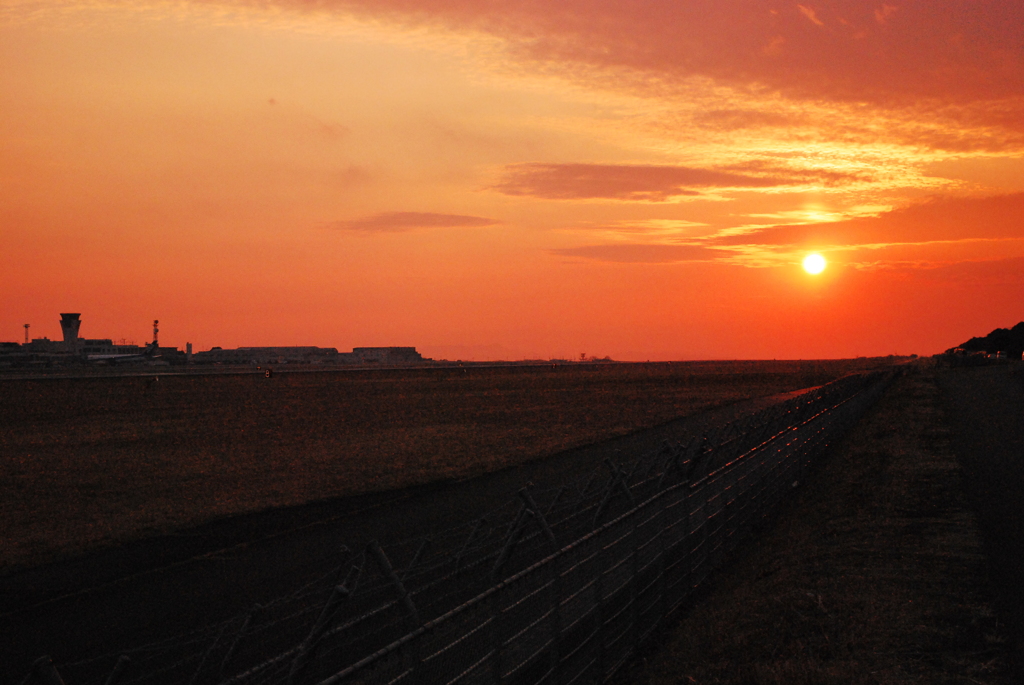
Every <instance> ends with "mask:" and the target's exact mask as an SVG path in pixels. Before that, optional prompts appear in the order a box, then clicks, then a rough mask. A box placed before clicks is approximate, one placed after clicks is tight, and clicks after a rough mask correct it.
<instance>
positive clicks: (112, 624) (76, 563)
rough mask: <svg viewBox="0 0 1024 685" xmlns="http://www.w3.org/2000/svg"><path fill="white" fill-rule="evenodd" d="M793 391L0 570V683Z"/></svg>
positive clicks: (101, 650)
mask: <svg viewBox="0 0 1024 685" xmlns="http://www.w3.org/2000/svg"><path fill="white" fill-rule="evenodd" d="M792 394H797V393H791V394H787V395H779V396H774V397H770V398H762V399H757V400H747V401H744V402H740V403H737V404H734V405H732V406H730V407H726V408H723V409H719V410H716V411H713V412H708V413H704V414H699V415H696V416H692V417H688V418H683V419H678V420H675V421H672V422H669V423H667V424H664V425H662V426H661V427H658V428H654V429H649V430H645V431H642V432H639V433H636V434H634V435H630V436H625V437H621V438H616V439H613V440H607V441H603V442H601V443H598V444H595V445H591V446H588V447H583V448H578V449H574V450H570V451H568V452H564V453H561V454H558V455H555V456H553V457H550V458H547V459H544V460H540V461H536V462H532V463H528V464H525V465H523V466H519V467H515V468H509V469H505V470H503V471H499V472H496V473H492V474H489V475H487V476H482V477H478V478H474V479H470V480H465V481H460V482H448V483H441V484H436V485H429V486H422V487H414V488H407V489H405V490H402V491H393V492H387V493H379V494H371V495H364V496H355V497H346V498H339V499H335V500H331V501H326V502H319V503H315V504H310V505H305V506H300V507H291V508H283V509H276V510H271V511H267V512H264V513H260V514H253V515H247V516H238V517H233V518H230V519H227V520H223V521H219V522H216V523H213V524H209V525H205V526H202V527H199V528H195V529H192V530H187V531H184V532H181V533H178V534H176V535H172V536H162V537H159V538H155V539H152V540H147V541H142V542H137V543H132V544H128V545H124V546H123V547H120V548H116V549H110V550H105V551H101V552H96V553H93V554H90V555H87V556H85V557H82V558H80V559H76V560H72V561H66V562H61V563H54V564H49V565H46V566H43V567H39V568H34V569H30V570H27V571H22V572H19V573H14V574H10V575H7V576H0V683H17V682H19V681H20V680H21V679H22V678H23V677H24V676H25V674H26V673H27V672H28V671H29V669H30V666H31V663H32V661H33V660H34V659H36V658H38V657H39V656H41V655H44V654H45V655H49V656H51V657H52V659H53V661H54V663H55V664H57V665H58V667H60V666H61V665H62V664H71V663H75V662H78V661H81V660H85V659H89V658H91V657H95V656H98V655H106V654H115V655H116V654H117V653H119V652H120V651H121V650H128V649H130V648H132V647H135V646H138V645H145V644H149V643H152V642H155V641H157V640H161V639H164V638H166V637H169V636H174V635H179V634H182V633H185V632H187V631H188V630H190V629H193V628H195V627H197V626H202V625H207V624H210V623H214V622H216V621H219V620H222V619H224V618H228V617H230V616H233V615H237V614H240V613H244V612H245V611H246V610H247V609H248V608H249V607H251V606H252V605H253V604H254V603H265V602H266V601H267V600H269V599H273V598H276V597H279V596H282V595H284V594H287V593H288V592H289V591H290V590H292V589H294V588H298V587H301V586H302V585H303V584H305V583H307V582H310V581H312V580H315V579H317V578H320V577H321V576H323V575H324V574H325V573H327V572H329V571H330V570H331V569H333V568H334V567H336V566H337V565H338V564H339V563H341V561H342V560H343V551H342V546H343V545H347V546H348V547H349V548H351V549H359V548H360V547H361V546H363V545H365V544H366V543H367V542H368V541H369V540H372V539H377V540H379V541H380V542H381V543H382V544H385V545H386V544H387V543H388V542H389V541H394V540H401V539H408V538H412V537H416V536H419V535H424V534H427V533H429V532H430V531H431V529H434V530H436V529H440V528H444V527H447V526H450V525H453V524H456V523H461V522H463V521H467V520H471V519H473V518H475V517H477V516H480V515H481V514H483V513H485V512H487V511H489V510H491V509H493V508H494V507H495V506H497V505H499V504H502V503H504V502H505V501H507V500H509V499H512V498H514V497H515V493H516V491H517V490H518V489H519V488H521V487H523V486H524V485H526V484H527V483H528V482H530V481H534V482H536V483H553V482H557V480H558V478H559V477H560V476H563V475H567V476H575V475H578V474H586V473H590V472H591V471H593V470H594V469H595V468H597V467H599V466H600V465H601V463H602V461H603V460H604V459H605V458H606V457H612V458H616V457H617V455H618V452H620V451H621V452H622V453H627V454H628V453H631V452H635V451H648V450H655V449H657V448H658V447H660V445H661V444H662V442H663V441H664V440H666V439H669V440H680V439H683V438H684V437H686V436H689V435H692V434H693V433H694V432H698V431H702V430H706V429H707V428H709V427H711V426H713V425H717V424H722V423H726V422H728V421H730V420H733V419H735V418H736V417H737V416H740V415H743V414H745V413H749V412H752V411H757V410H759V409H761V408H764V407H765V406H768V405H769V404H771V403H773V402H777V401H779V400H781V399H784V398H786V397H790V396H792ZM104 663H106V662H104ZM106 668H109V665H107V666H106ZM100 681H101V682H102V677H101V679H100ZM67 685H76V683H75V682H71V681H68V684H67Z"/></svg>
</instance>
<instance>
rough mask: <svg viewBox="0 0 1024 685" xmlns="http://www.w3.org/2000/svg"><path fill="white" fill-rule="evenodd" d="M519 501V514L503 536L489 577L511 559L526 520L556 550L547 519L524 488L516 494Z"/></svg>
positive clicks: (495, 573) (556, 544) (556, 543)
mask: <svg viewBox="0 0 1024 685" xmlns="http://www.w3.org/2000/svg"><path fill="white" fill-rule="evenodd" d="M517 494H518V495H519V499H520V500H522V506H520V507H519V513H517V514H516V518H515V521H514V522H513V523H512V527H511V528H510V529H509V532H508V535H506V536H505V545H504V547H502V548H501V553H500V554H499V555H498V559H497V561H495V562H494V567H493V568H492V569H491V576H492V577H493V576H496V575H497V574H498V572H499V571H501V569H502V567H504V566H505V564H506V563H507V562H508V560H509V559H510V558H511V557H512V552H513V551H514V550H515V547H516V545H517V544H519V540H520V539H521V538H522V537H523V531H524V530H525V527H526V520H527V519H528V518H532V519H533V520H534V521H536V522H537V524H538V525H539V526H540V529H541V531H542V532H543V533H544V536H545V537H546V538H547V539H548V541H549V542H550V543H551V544H552V545H553V546H554V547H555V549H558V541H557V540H556V539H555V534H554V533H553V532H552V531H551V527H550V526H548V522H547V519H545V518H544V514H542V513H541V511H540V507H538V506H537V503H536V502H535V501H534V500H533V497H532V496H531V495H530V491H529V490H527V489H526V488H522V489H521V490H520V491H519V492H518V493H517Z"/></svg>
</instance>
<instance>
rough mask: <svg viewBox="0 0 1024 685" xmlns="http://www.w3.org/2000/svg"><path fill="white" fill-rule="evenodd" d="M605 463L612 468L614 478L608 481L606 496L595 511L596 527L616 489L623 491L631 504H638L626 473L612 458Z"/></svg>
mask: <svg viewBox="0 0 1024 685" xmlns="http://www.w3.org/2000/svg"><path fill="white" fill-rule="evenodd" d="M604 463H605V465H606V466H607V467H608V468H609V470H611V472H612V478H611V480H610V481H609V482H608V487H607V488H605V491H604V498H603V499H602V500H601V503H600V504H599V505H597V511H596V512H594V528H597V526H598V525H599V524H600V523H601V517H602V516H603V515H604V512H605V509H607V508H608V504H609V503H610V502H611V501H612V496H613V495H614V494H615V493H616V491H622V492H623V493H625V495H626V499H628V500H629V503H630V504H631V505H633V504H636V498H634V497H633V493H632V492H631V491H630V489H629V485H628V484H627V483H626V474H625V473H623V472H622V470H621V469H619V467H618V466H616V465H615V463H614V462H613V461H612V460H611V459H607V458H606V459H605V460H604Z"/></svg>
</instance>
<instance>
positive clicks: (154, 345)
mask: <svg viewBox="0 0 1024 685" xmlns="http://www.w3.org/2000/svg"><path fill="white" fill-rule="evenodd" d="M159 323H160V320H159V319H153V347H159V345H158V344H157V334H159V333H160V329H159V328H158V327H157V326H158V324H159Z"/></svg>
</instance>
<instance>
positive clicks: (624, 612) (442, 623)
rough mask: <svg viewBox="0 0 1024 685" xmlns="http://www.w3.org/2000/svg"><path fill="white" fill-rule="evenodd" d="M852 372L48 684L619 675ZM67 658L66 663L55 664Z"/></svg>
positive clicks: (848, 417) (839, 395) (881, 382)
mask: <svg viewBox="0 0 1024 685" xmlns="http://www.w3.org/2000/svg"><path fill="white" fill-rule="evenodd" d="M891 377H892V372H875V373H870V374H860V375H856V376H849V377H847V378H843V379H840V380H838V381H835V382H833V383H830V384H828V385H825V386H822V387H821V388H818V389H816V390H814V391H811V392H808V393H805V394H803V395H800V396H798V397H796V398H793V399H791V400H789V401H787V402H783V403H779V404H777V405H775V406H773V407H771V408H769V409H767V410H764V411H762V412H759V413H756V414H752V415H750V416H747V417H745V418H742V419H739V420H737V421H734V422H732V423H730V424H727V425H725V426H721V427H719V428H718V429H716V430H713V431H712V432H711V433H709V434H703V435H695V436H692V437H691V438H690V439H689V440H688V441H687V442H686V443H685V444H684V443H677V444H669V443H665V444H664V445H663V446H662V448H661V449H660V450H657V451H655V452H652V453H647V454H638V455H625V456H624V457H623V458H622V459H621V462H620V463H616V462H615V461H612V460H606V462H605V464H604V465H602V467H601V469H600V470H598V471H595V472H594V473H591V474H590V475H588V476H587V477H584V478H580V479H579V480H577V481H573V482H565V483H561V484H557V485H556V484H536V485H533V486H531V487H530V488H528V489H524V490H522V491H520V493H519V496H518V497H517V498H516V500H514V501H512V502H509V503H506V504H505V505H503V506H501V507H498V508H496V509H494V510H493V511H491V512H489V513H488V514H487V515H486V516H483V517H480V518H478V519H475V520H473V521H469V522H467V523H465V524H463V525H460V526H456V527H453V528H450V529H447V530H442V531H436V532H434V533H433V534H432V535H429V536H424V537H420V538H415V539H410V540H406V541H404V542H401V543H396V544H393V545H388V547H387V549H386V550H385V549H382V548H381V547H380V546H378V545H377V544H376V543H371V544H370V545H368V546H367V547H366V548H365V549H361V550H356V551H355V552H351V553H349V558H348V559H347V560H346V563H344V564H342V565H341V566H339V567H338V568H337V569H335V570H334V571H332V572H331V573H330V574H328V575H326V576H324V577H323V578H321V579H319V580H318V581H316V582H313V583H311V584H309V585H307V586H305V587H303V588H300V589H298V590H296V591H294V592H292V593H291V594H289V595H286V596H283V597H279V598H277V599H276V600H274V601H272V602H267V603H266V604H264V605H257V606H254V607H252V608H251V610H249V611H248V612H246V613H244V614H242V615H239V616H236V617H234V618H232V619H230V620H228V621H224V622H221V623H219V624H216V625H212V626H207V627H204V628H202V629H198V630H196V631H194V632H192V633H190V634H187V635H180V636H177V637H175V638H173V639H169V640H166V641H164V642H161V643H158V644H153V645H148V646H146V647H144V648H139V649H134V650H131V651H128V652H126V653H123V654H122V653H116V654H108V655H103V656H98V657H95V658H92V659H88V660H86V661H81V662H76V663H70V664H58V665H57V667H56V669H54V667H53V666H52V665H50V663H49V661H47V660H41V661H40V662H37V664H36V667H35V669H34V670H33V673H32V674H30V675H29V677H28V680H32V679H35V680H37V681H40V682H47V683H48V685H54V680H53V679H54V678H58V679H59V678H60V677H61V676H63V678H64V679H65V680H66V681H67V683H68V685H84V684H86V683H97V684H99V683H105V684H106V685H115V684H117V685H134V684H136V683H137V684H139V685H150V684H153V685H157V684H163V683H167V684H175V685H179V684H180V685H263V684H268V685H269V684H277V683H281V684H285V683H287V684H289V685H307V684H310V685H312V684H315V683H320V685H334V684H335V683H339V684H340V683H382V684H383V683H467V684H468V683H494V684H498V683H522V684H524V685H525V684H533V683H558V684H562V683H577V682H579V683H585V682H586V683H589V682H602V681H604V680H606V679H608V678H609V677H610V676H611V675H612V674H613V673H615V672H616V670H617V669H618V668H619V667H620V666H621V665H622V664H623V663H625V661H626V660H628V659H629V657H630V656H631V655H632V654H633V653H634V651H635V650H636V648H637V646H638V645H639V644H640V643H642V642H643V641H644V640H645V639H646V638H648V637H649V636H650V635H651V633H653V632H654V631H655V630H656V629H657V628H658V626H659V625H660V624H661V623H662V622H663V621H664V620H665V618H666V617H667V616H669V615H670V614H671V613H672V612H673V610H674V609H676V608H677V607H678V606H679V605H680V604H681V603H683V602H684V601H686V600H687V598H689V597H690V596H691V594H692V593H693V591H694V590H695V589H696V588H697V587H699V586H700V584H701V583H702V582H703V581H704V580H705V579H706V578H707V576H708V574H709V573H710V572H711V571H712V570H713V569H714V568H716V567H717V566H718V565H719V564H720V563H721V562H722V560H723V558H724V557H725V555H727V554H728V553H729V552H730V551H731V550H732V549H733V548H734V547H735V545H736V544H737V542H738V541H739V540H741V539H742V538H743V537H744V536H746V535H747V534H749V533H750V532H751V531H752V530H753V529H754V528H755V527H756V525H757V524H758V522H759V521H761V520H762V519H763V518H764V517H765V516H766V515H767V514H768V513H769V512H770V510H771V509H772V508H773V507H775V506H776V505H777V504H778V503H779V502H780V501H781V500H782V499H783V498H784V496H785V494H786V493H787V492H788V491H790V490H791V489H792V488H793V487H794V486H795V485H796V484H797V483H798V482H799V481H801V480H802V479H803V477H804V475H803V474H804V471H805V469H806V468H807V467H808V466H809V464H810V463H811V462H812V461H813V460H814V457H816V456H817V455H819V454H820V453H821V452H822V450H824V449H825V448H826V447H827V446H828V445H829V444H831V443H832V442H834V441H835V439H836V438H837V437H839V436H840V435H842V433H843V432H845V430H846V429H847V428H848V427H849V426H850V425H852V423H853V422H854V421H856V420H857V418H859V416H860V415H861V414H862V412H863V411H864V410H865V409H866V408H867V407H868V406H869V405H870V404H871V403H872V402H873V401H874V400H875V399H876V398H877V396H878V395H879V394H880V393H881V392H882V390H883V389H884V387H885V385H886V384H887V381H888V380H889V379H891ZM58 673H59V675H58Z"/></svg>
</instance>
